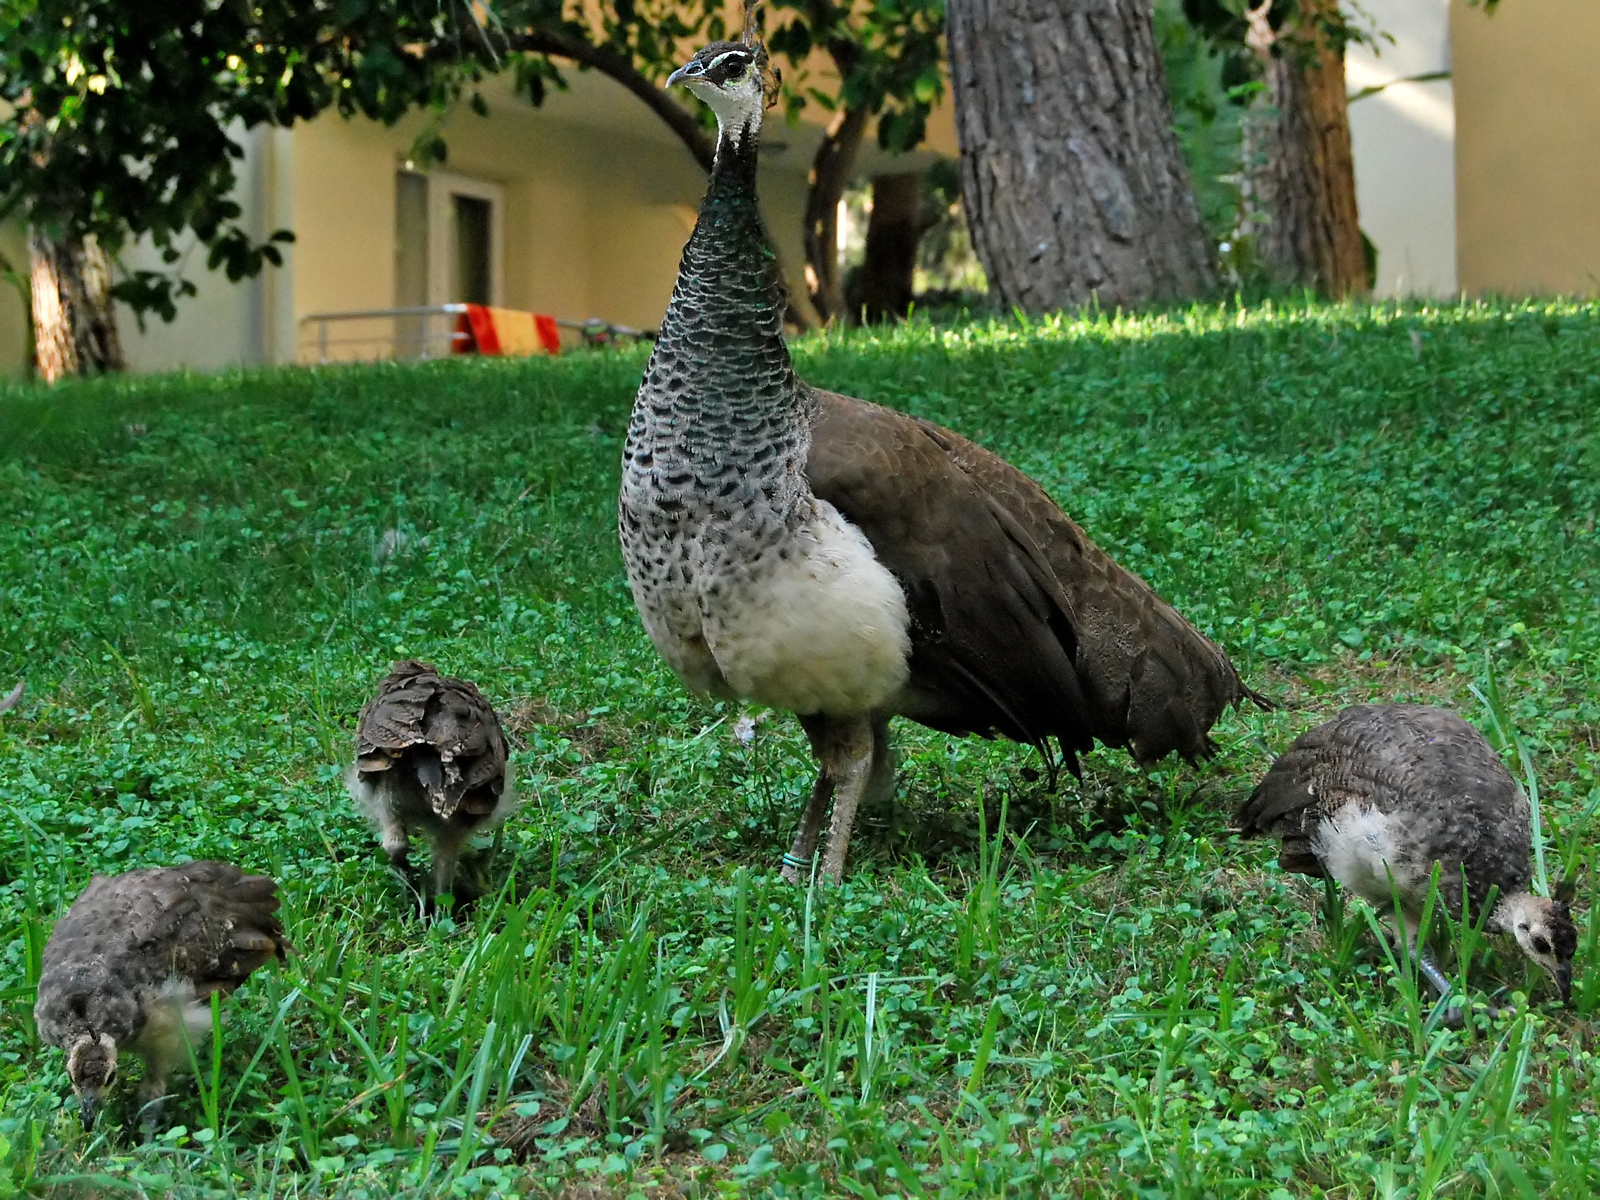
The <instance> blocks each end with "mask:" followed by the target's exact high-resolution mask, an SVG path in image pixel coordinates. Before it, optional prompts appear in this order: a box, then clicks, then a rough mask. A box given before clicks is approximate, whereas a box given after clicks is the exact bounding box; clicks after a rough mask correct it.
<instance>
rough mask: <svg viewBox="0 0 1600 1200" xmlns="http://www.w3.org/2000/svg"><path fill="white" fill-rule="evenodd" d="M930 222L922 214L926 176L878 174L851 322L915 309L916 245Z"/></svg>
mask: <svg viewBox="0 0 1600 1200" xmlns="http://www.w3.org/2000/svg"><path fill="white" fill-rule="evenodd" d="M930 223H931V222H930V221H929V220H928V218H927V216H926V214H925V213H924V212H923V204H922V176H921V175H918V174H898V175H877V176H874V177H873V180H872V216H871V217H870V218H869V219H868V221H867V252H866V257H865V258H864V259H863V261H862V263H861V270H860V271H859V272H858V273H857V275H856V278H855V285H854V286H853V287H852V288H851V289H850V296H849V300H850V319H851V320H857V319H860V320H863V321H865V322H867V323H868V324H876V323H879V322H883V321H893V320H898V319H900V318H901V317H904V316H905V315H906V311H907V310H908V309H909V308H910V307H911V300H912V295H913V281H914V279H915V276H916V269H917V244H918V243H919V242H920V241H922V235H923V234H924V233H925V232H927V229H928V226H929V224H930Z"/></svg>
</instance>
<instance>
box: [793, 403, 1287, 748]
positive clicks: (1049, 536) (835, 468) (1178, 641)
mask: <svg viewBox="0 0 1600 1200" xmlns="http://www.w3.org/2000/svg"><path fill="white" fill-rule="evenodd" d="M818 398H819V401H820V403H821V416H820V419H819V420H818V422H817V425H816V427H815V430H814V432H813V436H812V444H811V456H810V459H809V460H808V463H807V475H808V477H809V479H810V482H811V486H812V489H813V491H814V492H815V493H816V494H817V496H818V497H820V498H821V499H824V500H827V501H829V502H830V503H832V504H833V505H835V506H836V507H837V508H838V509H839V510H840V512H842V513H843V514H844V516H845V517H846V518H847V519H848V520H849V521H851V522H852V523H853V524H855V525H856V526H857V527H858V528H860V529H861V531H862V532H863V533H864V534H866V536H867V539H868V540H869V541H870V542H871V543H872V546H873V549H874V550H875V551H876V552H877V554H878V556H879V558H880V559H881V560H882V561H883V562H884V564H885V565H886V566H887V567H888V568H889V569H890V570H891V571H893V572H894V574H895V576H896V577H897V578H898V579H899V580H900V582H901V585H902V587H904V589H905V591H906V598H907V604H908V607H909V609H910V612H911V617H912V661H911V675H912V688H911V693H912V695H911V702H910V704H909V705H908V706H907V711H905V713H904V715H906V716H909V717H911V718H912V719H914V720H917V721H919V722H921V723H923V724H926V725H929V726H932V727H933V728H935V729H940V730H944V731H946V732H950V733H978V734H983V735H986V736H993V735H994V734H996V733H999V734H1004V735H1005V736H1006V737H1010V738H1013V739H1015V740H1017V741H1020V742H1027V743H1032V744H1034V745H1036V746H1040V747H1041V748H1043V747H1044V746H1045V745H1046V743H1047V742H1048V740H1049V739H1052V738H1053V739H1055V740H1056V741H1057V742H1058V743H1059V745H1060V747H1061V750H1062V752H1063V754H1064V755H1065V756H1066V758H1067V761H1068V764H1069V765H1070V766H1073V767H1074V769H1075V767H1076V754H1077V753H1079V752H1082V751H1084V750H1087V749H1088V748H1089V747H1090V745H1092V741H1091V736H1092V737H1093V738H1097V739H1099V740H1100V741H1102V742H1105V743H1106V744H1108V745H1113V746H1126V747H1128V748H1129V750H1130V751H1131V752H1132V753H1133V755H1134V757H1135V758H1136V759H1137V760H1138V761H1139V762H1141V763H1151V762H1155V761H1156V760H1158V759H1160V758H1163V757H1165V756H1166V755H1167V754H1168V753H1170V752H1172V751H1173V750H1176V751H1178V752H1179V753H1180V754H1182V755H1184V756H1185V757H1186V758H1189V759H1191V760H1192V759H1196V758H1200V757H1205V756H1208V755H1210V754H1211V753H1213V750H1214V748H1213V746H1212V743H1211V740H1210V738H1209V737H1208V736H1207V731H1208V730H1209V729H1210V727H1211V726H1212V724H1213V723H1215V721H1216V720H1217V718H1218V717H1219V716H1220V715H1221V714H1222V712H1223V710H1224V709H1225V708H1227V706H1228V705H1229V704H1233V703H1237V702H1238V701H1239V700H1241V699H1243V698H1245V697H1247V696H1249V697H1250V698H1252V699H1255V700H1256V701H1257V702H1258V703H1259V702H1261V700H1260V698H1259V697H1256V696H1255V695H1254V693H1252V692H1250V691H1249V690H1248V689H1247V688H1245V687H1244V685H1243V683H1242V682H1241V681H1240V679H1239V676H1238V673H1237V672H1236V671H1235V670H1234V669H1233V666H1232V664H1230V663H1229V662H1228V659H1227V657H1226V655H1224V654H1223V653H1222V651H1221V650H1220V649H1218V648H1217V647H1216V646H1215V645H1213V644H1212V643H1211V642H1210V641H1208V640H1207V639H1206V638H1204V637H1203V636H1201V634H1200V633H1198V632H1197V631H1196V630H1195V629H1194V628H1193V627H1192V626H1191V625H1189V624H1188V622H1186V621H1185V620H1184V619H1183V618H1182V617H1180V616H1179V615H1178V614H1177V613H1176V612H1174V611H1173V609H1172V608H1171V607H1170V606H1169V605H1167V604H1166V603H1165V602H1164V601H1162V600H1161V599H1160V597H1158V596H1156V594H1155V593H1154V592H1152V591H1151V590H1150V588H1149V587H1148V586H1147V585H1146V584H1145V583H1144V582H1143V581H1142V580H1140V579H1139V578H1138V577H1137V576H1135V575H1134V574H1133V573H1132V572H1130V571H1127V570H1125V569H1123V568H1122V567H1120V566H1118V565H1117V564H1116V563H1115V562H1114V561H1112V559H1111V558H1110V557H1109V556H1108V555H1106V554H1105V553H1104V552H1103V551H1101V550H1100V548H1099V547H1097V546H1096V545H1095V544H1094V543H1093V542H1092V541H1090V540H1089V538H1088V537H1087V536H1086V535H1085V534H1084V532H1083V530H1082V529H1080V528H1079V527H1078V526H1077V525H1076V524H1075V523H1074V522H1073V521H1072V520H1071V519H1070V518H1068V517H1067V516H1066V514H1065V513H1063V512H1062V511H1061V509H1060V508H1059V507H1057V506H1056V505H1055V504H1054V503H1053V502H1052V501H1051V500H1050V498H1049V496H1048V495H1046V494H1045V492H1044V490H1043V489H1042V488H1041V487H1039V485H1038V484H1036V483H1034V482H1033V480H1031V479H1029V478H1028V477H1027V476H1026V475H1024V474H1023V473H1022V472H1020V471H1018V470H1017V469H1016V468H1014V467H1012V466H1011V465H1010V464H1008V463H1006V462H1005V461H1004V460H1002V459H1000V458H998V457H996V456H995V455H993V454H991V453H989V452H988V451H987V450H984V449H983V448H982V447H980V446H977V445H975V444H974V443H972V442H969V441H967V440H966V439H965V438H962V437H960V436H958V435H956V434H954V433H951V432H950V431H949V430H947V429H942V428H940V427H939V426H937V425H933V424H931V423H929V422H926V421H920V420H917V419H915V418H912V417H908V416H905V415H904V414H901V413H898V412H895V411H893V410H891V409H886V408H882V407H880V406H878V405H874V404H868V403H866V402H864V401H860V400H854V399H851V398H850V397H847V396H839V395H835V394H833V393H829V392H819V393H818Z"/></svg>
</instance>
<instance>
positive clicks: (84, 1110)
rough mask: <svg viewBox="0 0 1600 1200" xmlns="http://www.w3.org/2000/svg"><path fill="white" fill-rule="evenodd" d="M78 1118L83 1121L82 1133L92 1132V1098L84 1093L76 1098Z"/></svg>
mask: <svg viewBox="0 0 1600 1200" xmlns="http://www.w3.org/2000/svg"><path fill="white" fill-rule="evenodd" d="M78 1116H79V1118H80V1119H82V1121H83V1131H84V1132H85V1133H91V1132H93V1130H94V1097H93V1096H91V1095H89V1093H87V1092H85V1093H84V1094H83V1095H81V1096H79V1097H78Z"/></svg>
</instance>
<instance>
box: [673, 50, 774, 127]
mask: <svg viewBox="0 0 1600 1200" xmlns="http://www.w3.org/2000/svg"><path fill="white" fill-rule="evenodd" d="M674 83H681V84H683V86H684V87H686V88H688V89H689V90H690V91H691V92H693V93H694V94H695V95H696V96H698V97H700V99H702V100H704V101H705V102H706V103H707V104H708V105H710V106H711V111H712V112H714V113H716V115H717V124H718V125H719V126H721V128H722V133H723V135H724V136H725V137H730V138H732V139H733V140H734V142H735V143H737V142H739V141H741V140H742V139H743V138H744V135H745V133H746V132H747V131H749V130H756V129H760V127H761V112H762V110H763V109H764V108H766V106H767V102H768V97H769V95H770V94H771V91H772V80H771V79H769V76H768V71H767V52H766V49H765V48H764V47H762V46H761V45H760V44H759V43H756V44H752V45H746V44H744V43H742V42H712V43H711V44H710V45H708V46H703V47H701V48H700V49H699V50H698V51H697V52H696V53H695V56H694V57H693V58H691V59H690V60H689V61H688V62H686V63H684V64H683V66H681V67H679V68H678V69H677V70H676V71H674V72H673V73H672V74H671V75H669V76H668V77H667V85H668V86H669V87H670V86H671V85H672V84H674Z"/></svg>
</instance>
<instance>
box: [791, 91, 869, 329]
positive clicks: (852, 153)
mask: <svg viewBox="0 0 1600 1200" xmlns="http://www.w3.org/2000/svg"><path fill="white" fill-rule="evenodd" d="M870 121H871V116H870V114H868V113H867V112H866V110H864V109H858V108H847V109H845V110H844V112H843V113H841V114H840V115H839V117H838V119H837V120H835V121H834V123H833V126H832V128H830V129H829V130H828V135H827V136H826V137H825V138H823V139H822V144H821V145H820V146H818V147H817V153H816V156H815V157H814V158H812V160H811V190H810V192H809V193H808V194H807V196H806V216H805V222H806V228H805V247H806V283H807V285H808V286H809V288H810V291H811V304H812V306H813V307H814V308H815V309H816V310H817V316H819V317H821V318H822V321H823V323H824V324H826V323H828V322H829V321H835V320H840V319H842V318H843V317H844V281H843V279H841V278H840V275H839V201H840V200H841V199H842V198H843V197H844V189H845V186H846V185H847V184H848V183H849V182H850V175H851V173H852V172H853V171H854V170H855V167H856V155H857V154H858V153H859V152H860V150H861V139H862V138H863V137H865V136H866V132H867V125H868V124H869V122H870Z"/></svg>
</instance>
